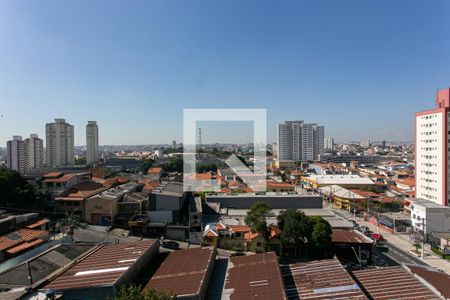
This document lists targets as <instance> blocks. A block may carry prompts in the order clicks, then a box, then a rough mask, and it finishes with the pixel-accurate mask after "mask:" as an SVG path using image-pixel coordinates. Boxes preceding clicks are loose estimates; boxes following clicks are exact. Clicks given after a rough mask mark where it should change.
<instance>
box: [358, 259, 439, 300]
mask: <svg viewBox="0 0 450 300" xmlns="http://www.w3.org/2000/svg"><path fill="white" fill-rule="evenodd" d="M353 275H354V276H355V277H356V281H358V282H359V284H360V285H361V286H362V287H363V288H364V289H365V290H366V291H367V293H368V294H369V295H370V297H371V298H372V299H374V300H390V299H421V300H434V299H436V300H437V299H442V298H440V297H439V296H438V295H436V294H435V293H433V292H432V291H431V290H430V289H429V288H428V287H426V286H425V285H424V284H423V283H422V282H420V281H419V280H418V279H417V278H416V277H414V275H413V274H411V273H410V272H408V271H407V270H405V269H404V268H403V267H387V268H381V269H367V270H361V271H354V272H353Z"/></svg>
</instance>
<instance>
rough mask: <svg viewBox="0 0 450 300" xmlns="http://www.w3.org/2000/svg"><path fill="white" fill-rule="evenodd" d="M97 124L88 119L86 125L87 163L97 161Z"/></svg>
mask: <svg viewBox="0 0 450 300" xmlns="http://www.w3.org/2000/svg"><path fill="white" fill-rule="evenodd" d="M98 155H99V148H98V126H97V122H96V121H88V123H87V125H86V158H87V164H88V165H89V164H93V163H96V162H97V161H98Z"/></svg>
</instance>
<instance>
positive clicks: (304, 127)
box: [277, 121, 325, 161]
mask: <svg viewBox="0 0 450 300" xmlns="http://www.w3.org/2000/svg"><path fill="white" fill-rule="evenodd" d="M324 134H325V128H324V126H320V125H317V124H315V123H311V124H307V123H304V122H303V121H286V122H284V123H282V124H278V136H277V154H278V160H279V161H302V160H318V159H319V158H320V156H321V155H323V153H324Z"/></svg>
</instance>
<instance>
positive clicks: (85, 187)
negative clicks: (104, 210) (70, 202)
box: [58, 181, 108, 199]
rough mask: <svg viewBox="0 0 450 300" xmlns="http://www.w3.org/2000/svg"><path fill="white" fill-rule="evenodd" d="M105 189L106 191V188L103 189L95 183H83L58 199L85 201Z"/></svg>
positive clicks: (99, 184)
mask: <svg viewBox="0 0 450 300" xmlns="http://www.w3.org/2000/svg"><path fill="white" fill-rule="evenodd" d="M106 189H108V187H105V186H104V185H103V184H101V183H98V182H95V181H85V182H81V183H79V184H77V185H75V186H73V187H71V188H70V189H69V191H68V192H66V193H64V194H63V195H62V196H61V197H58V198H71V199H74V198H79V199H85V198H88V197H90V196H93V195H95V194H98V193H100V192H102V191H104V190H106Z"/></svg>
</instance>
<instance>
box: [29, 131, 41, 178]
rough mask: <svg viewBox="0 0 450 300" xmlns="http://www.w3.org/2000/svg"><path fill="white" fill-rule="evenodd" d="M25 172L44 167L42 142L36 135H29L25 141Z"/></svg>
mask: <svg viewBox="0 0 450 300" xmlns="http://www.w3.org/2000/svg"><path fill="white" fill-rule="evenodd" d="M25 156H26V157H25V171H31V170H34V169H40V168H42V167H43V166H44V141H43V140H42V139H40V138H39V137H38V135H37V134H30V137H29V138H27V139H26V140H25Z"/></svg>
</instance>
